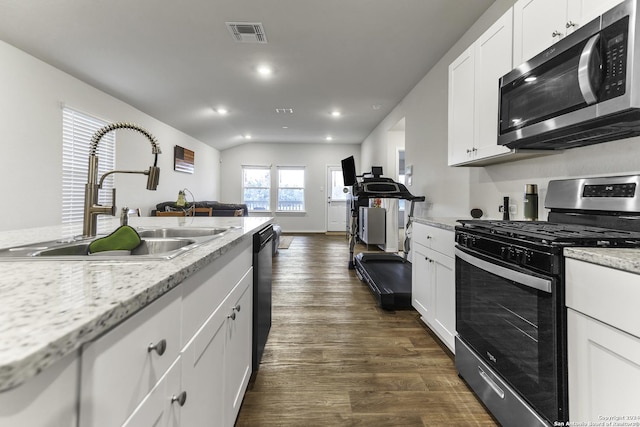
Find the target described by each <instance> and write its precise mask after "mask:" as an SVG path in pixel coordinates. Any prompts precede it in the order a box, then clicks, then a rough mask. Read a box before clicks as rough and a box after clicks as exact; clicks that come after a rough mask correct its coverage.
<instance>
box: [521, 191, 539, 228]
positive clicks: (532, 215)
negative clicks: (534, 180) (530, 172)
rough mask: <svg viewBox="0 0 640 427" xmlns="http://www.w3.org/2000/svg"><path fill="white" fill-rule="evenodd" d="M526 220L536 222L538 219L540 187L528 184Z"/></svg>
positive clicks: (525, 197)
mask: <svg viewBox="0 0 640 427" xmlns="http://www.w3.org/2000/svg"><path fill="white" fill-rule="evenodd" d="M524 219H526V220H528V221H536V220H537V219H538V186H537V185H536V184H526V185H525V187H524Z"/></svg>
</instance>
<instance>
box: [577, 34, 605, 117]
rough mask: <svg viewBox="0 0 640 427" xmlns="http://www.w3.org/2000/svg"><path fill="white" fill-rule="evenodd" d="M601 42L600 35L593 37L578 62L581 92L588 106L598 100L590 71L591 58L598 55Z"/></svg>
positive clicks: (585, 46) (583, 49)
mask: <svg viewBox="0 0 640 427" xmlns="http://www.w3.org/2000/svg"><path fill="white" fill-rule="evenodd" d="M598 40H600V34H596V35H595V36H593V37H591V38H590V39H589V41H588V42H587V44H586V45H584V48H582V53H581V54H580V61H579V62H578V85H579V86H580V92H582V97H583V98H584V100H585V102H586V103H587V105H591V104H593V103H595V102H596V101H597V100H598V98H596V94H595V91H594V89H593V86H592V85H591V79H590V71H591V70H590V69H589V65H590V64H591V58H592V57H593V55H595V54H596V49H597V43H598Z"/></svg>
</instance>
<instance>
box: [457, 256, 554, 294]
mask: <svg viewBox="0 0 640 427" xmlns="http://www.w3.org/2000/svg"><path fill="white" fill-rule="evenodd" d="M456 256H457V257H458V258H460V259H461V260H463V261H465V262H468V263H469V264H471V265H473V266H474V267H478V268H479V269H481V270H485V271H488V272H489V273H491V274H495V275H496V276H500V277H502V278H505V279H507V280H512V281H514V282H517V283H520V284H522V285H524V286H528V287H530V288H535V289H537V290H539V291H542V292H547V293H551V280H548V279H543V278H541V277H536V276H531V275H529V274H525V273H521V272H519V271H516V270H511V269H508V268H505V267H502V266H500V265H496V264H492V263H490V262H487V261H485V260H482V259H480V258H476V257H474V256H473V255H469V254H468V253H466V252H463V251H462V250H460V249H458V248H456Z"/></svg>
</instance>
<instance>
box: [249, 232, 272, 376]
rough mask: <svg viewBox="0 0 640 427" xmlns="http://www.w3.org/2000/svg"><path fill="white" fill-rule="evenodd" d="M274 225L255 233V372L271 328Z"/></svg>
mask: <svg viewBox="0 0 640 427" xmlns="http://www.w3.org/2000/svg"><path fill="white" fill-rule="evenodd" d="M272 240H273V226H272V225H271V224H269V225H267V226H266V227H264V228H263V229H262V230H260V231H258V232H257V233H255V234H254V235H253V372H254V373H255V372H256V371H257V370H258V367H259V366H260V360H261V359H262V353H263V352H264V346H265V344H266V343H267V338H268V337H269V331H270V330H271V276H272V266H271V262H272V257H273V249H272V244H271V241H272Z"/></svg>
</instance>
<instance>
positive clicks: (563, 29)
mask: <svg viewBox="0 0 640 427" xmlns="http://www.w3.org/2000/svg"><path fill="white" fill-rule="evenodd" d="M619 3H622V0H519V1H518V2H516V3H515V5H514V6H513V14H514V15H513V29H514V32H513V63H514V65H515V66H518V65H520V64H521V63H523V62H525V61H527V60H529V59H531V58H532V57H534V56H536V55H537V54H538V53H540V52H542V51H543V50H545V49H546V48H548V47H549V46H551V45H552V44H554V43H555V42H557V41H559V40H560V39H562V38H563V37H565V36H566V35H568V34H571V33H572V32H573V31H575V30H576V29H578V28H579V27H580V26H582V25H584V24H586V23H587V22H589V21H591V20H592V19H594V18H596V17H597V16H599V15H601V14H602V13H603V12H606V11H607V10H609V9H611V8H612V7H614V6H615V5H617V4H619Z"/></svg>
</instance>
